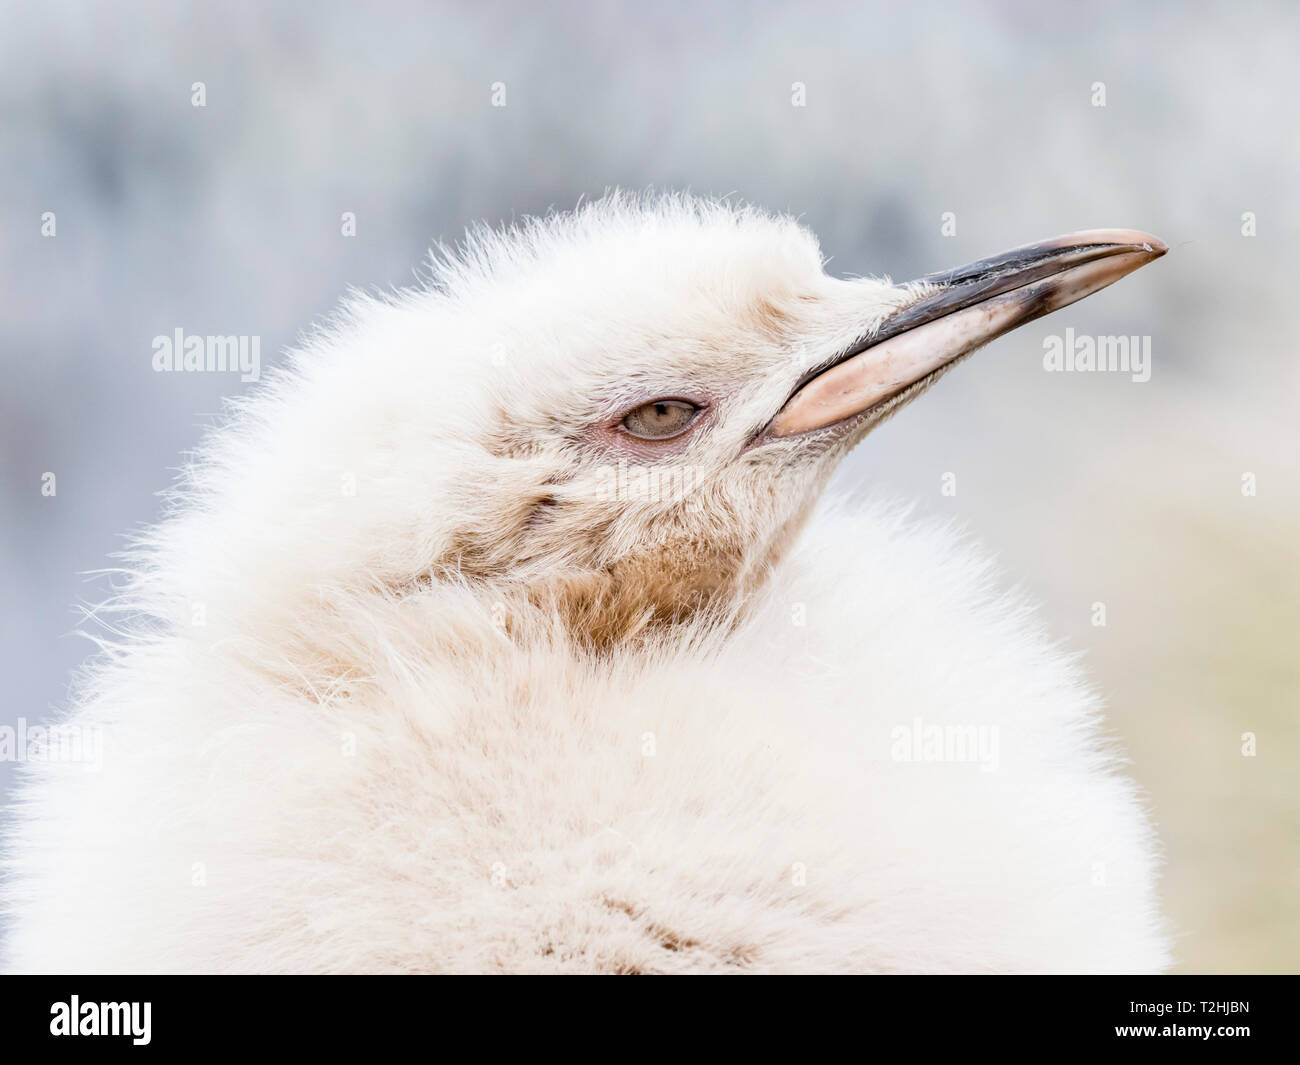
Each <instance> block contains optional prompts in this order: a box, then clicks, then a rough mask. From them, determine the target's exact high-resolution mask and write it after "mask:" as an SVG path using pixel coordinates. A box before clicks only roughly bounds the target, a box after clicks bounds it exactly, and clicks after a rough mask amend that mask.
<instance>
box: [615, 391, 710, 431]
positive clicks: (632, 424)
mask: <svg viewBox="0 0 1300 1065" xmlns="http://www.w3.org/2000/svg"><path fill="white" fill-rule="evenodd" d="M699 411H700V408H699V407H697V406H696V405H695V404H694V403H687V402H686V401H685V400H680V399H660V400H656V401H655V402H654V403H646V404H644V405H642V406H640V407H637V408H636V409H635V410H631V411H628V413H627V414H626V416H624V418H623V428H624V429H626V430H627V431H628V432H629V433H631V434H632V435H633V436H639V437H641V438H642V439H644V440H664V439H666V438H667V437H670V436H676V435H677V434H678V433H680V432H681V431H682V430H683V429H685V428H686V427H687V426H688V425H690V424H691V422H693V421H694V420H695V415H696V414H698V413H699Z"/></svg>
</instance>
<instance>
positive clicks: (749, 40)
mask: <svg viewBox="0 0 1300 1065" xmlns="http://www.w3.org/2000/svg"><path fill="white" fill-rule="evenodd" d="M1297 54H1300V8H1297V6H1296V5H1294V4H1291V3H1284V2H1280V3H1277V4H1270V3H1239V4H1232V5H1229V4H1220V5H1203V4H1196V3H1177V4H1173V3H1171V4H1168V5H1161V4H1154V3H1152V4H1144V5H1142V6H1141V7H1136V6H1135V5H1131V4H1122V3H1113V4H1112V3H1106V2H1093V3H1089V4H1087V5H1050V6H1049V5H1043V4H1041V3H1035V2H1028V0H1026V2H1011V0H1007V2H1001V3H999V2H986V3H979V4H976V3H971V4H961V5H958V4H928V3H918V2H915V0H914V2H911V3H907V4H901V3H897V2H890V3H864V2H861V0H859V2H855V3H851V4H835V3H807V2H804V3H799V4H797V5H795V4H764V3H749V2H739V0H736V2H711V3H674V2H659V3H655V4H642V3H594V2H593V3H581V4H579V3H562V2H561V3H548V4H546V5H536V4H529V3H525V2H524V0H516V2H512V3H504V2H497V3H493V2H484V0H476V2H475V3H474V4H472V5H470V4H455V5H453V4H439V3H413V2H412V3H402V2H373V0H372V2H370V3H368V4H366V5H365V6H364V8H363V7H362V6H361V5H355V4H342V3H337V4H335V3H320V2H314V3H287V2H270V3H268V2H262V3H257V4H252V3H249V4H238V3H235V4H225V3H223V4H220V5H213V4H199V3H194V2H189V3H162V2H159V3H140V4H137V3H121V2H115V3H87V4H73V3H66V2H56V0H43V2H32V3H14V2H13V0H3V2H0V161H2V162H3V166H2V167H0V227H2V232H3V234H4V241H3V245H2V246H0V359H3V375H2V377H0V493H2V495H0V506H2V507H3V516H2V519H0V592H2V593H3V613H2V615H0V625H2V626H3V630H2V639H0V654H3V655H4V662H3V667H4V675H5V676H7V677H9V688H8V690H7V692H6V693H5V697H4V699H3V702H2V703H0V724H12V723H14V722H16V721H17V720H18V719H19V718H25V719H26V720H27V721H28V722H30V723H35V722H36V721H38V720H42V719H45V718H48V717H49V716H50V715H52V714H54V713H55V712H57V711H58V710H59V709H60V708H61V707H63V706H65V705H66V698H67V689H68V684H69V682H70V680H71V678H72V675H73V672H74V670H75V669H76V668H77V667H78V666H79V665H80V664H82V663H83V662H84V661H85V659H86V658H87V656H88V655H89V654H90V652H91V650H92V648H91V645H90V644H89V643H88V642H86V641H85V640H84V639H83V638H81V637H78V636H76V635H74V634H73V633H74V630H75V629H76V628H77V626H78V624H79V618H78V613H77V609H76V607H77V604H78V603H87V602H93V601H95V600H96V599H97V598H99V597H100V596H101V595H102V594H103V591H104V584H103V580H102V578H94V577H88V576H87V575H86V574H87V571H91V570H96V569H100V568H103V567H106V566H109V565H111V564H112V560H111V556H112V554H113V552H114V551H116V550H118V549H119V548H120V547H121V545H122V536H123V534H124V533H126V532H128V531H130V530H132V529H135V528H138V527H139V526H140V525H142V524H143V523H147V522H149V521H151V520H152V519H153V518H154V517H155V515H156V514H157V511H158V499H157V498H156V493H157V492H158V491H159V490H160V489H163V488H165V487H166V486H167V485H168V484H169V482H170V480H171V477H172V470H173V469H174V468H175V466H176V465H177V464H178V462H179V461H180V459H181V455H182V453H183V452H184V451H185V450H186V449H187V448H189V447H191V446H192V445H193V444H194V443H195V442H196V440H197V439H198V436H199V434H200V432H201V431H202V429H203V427H204V426H205V425H207V424H210V422H211V421H212V419H213V418H214V416H216V415H217V414H218V413H219V411H220V409H221V403H222V397H223V396H226V395H231V394H234V393H236V392H237V391H239V390H240V389H241V388H247V387H250V386H248V385H242V384H241V383H240V382H239V379H238V375H231V374H201V373H191V374H184V373H182V374H159V373H155V372H154V371H153V369H152V366H151V360H152V356H153V351H152V346H151V345H152V339H153V338H154V337H155V336H157V335H160V334H165V335H170V334H171V333H172V332H173V331H174V330H175V329H176V328H177V327H182V328H183V329H184V330H185V332H186V333H193V334H200V335H202V334H222V335H231V334H234V335H239V334H248V335H257V336H260V337H261V338H262V352H263V359H264V362H265V363H272V362H274V361H276V360H278V359H279V357H280V352H281V351H282V350H283V349H284V348H285V347H287V346H290V345H292V344H293V343H294V341H295V337H296V336H297V334H298V333H299V331H300V330H302V329H304V328H305V327H306V326H308V325H309V324H310V323H311V322H312V321H313V319H315V318H317V317H318V316H320V315H322V314H323V313H325V312H327V311H329V310H330V308H331V307H332V306H333V305H334V304H335V302H336V300H337V299H338V298H339V296H340V294H341V293H342V292H343V291H344V289H345V288H346V287H347V286H349V285H361V286H376V285H377V286H389V285H401V284H405V283H407V282H409V281H411V280H412V279H413V270H414V269H415V268H416V267H417V266H418V265H419V264H420V263H421V261H422V259H423V258H424V256H425V254H426V251H427V248H428V246H429V244H430V243H431V242H432V241H433V240H435V239H441V238H450V239H455V238H456V237H457V236H458V235H459V234H460V233H461V232H462V231H463V229H464V227H465V226H466V225H467V224H468V223H470V222H472V221H474V220H476V219H486V220H488V221H491V222H499V221H502V220H509V219H511V218H514V217H518V216H519V215H522V214H527V213H535V212H542V211H546V210H547V209H548V208H550V207H552V206H554V207H558V208H566V207H571V206H572V205H573V204H574V203H575V202H576V201H577V200H578V199H579V197H582V196H596V195H599V194H600V193H601V192H603V191H604V190H605V189H606V188H608V187H611V186H616V185H621V186H626V187H629V188H633V189H640V188H645V187H647V186H651V185H653V186H656V187H663V188H688V189H691V190H694V191H696V192H700V193H713V194H722V195H727V194H729V195H733V196H735V197H737V198H741V199H746V200H750V201H753V202H756V203H759V204H762V205H764V206H766V207H769V208H773V209H779V210H785V211H790V212H792V213H794V214H797V215H799V216H800V217H801V218H802V219H803V220H804V221H805V222H806V224H807V225H808V226H809V227H811V228H812V229H813V230H814V231H815V232H816V233H818V234H819V235H820V237H821V240H822V245H823V249H824V251H825V252H826V254H827V255H828V256H829V257H830V265H829V269H830V270H831V271H833V272H843V273H855V274H862V273H888V274H891V275H892V276H893V277H894V278H895V279H898V280H902V279H905V278H909V277H913V276H916V275H919V274H923V273H926V272H929V271H932V270H937V269H941V268H945V267H951V266H955V265H958V264H960V263H964V262H967V261H969V260H972V259H975V258H979V257H982V256H984V255H987V254H990V253H993V252H996V251H999V250H1002V249H1005V248H1008V247H1011V246H1014V245H1017V244H1021V243H1025V242H1028V241H1032V240H1037V239H1041V238H1044V237H1048V236H1052V235H1055V234H1057V233H1062V232H1067V231H1070V230H1075V229H1082V228H1091V227H1111V226H1127V227H1136V228H1141V229H1147V230H1150V231H1152V232H1154V233H1156V234H1158V235H1159V236H1160V237H1162V238H1163V239H1164V240H1165V241H1167V242H1168V243H1169V245H1170V247H1171V251H1170V253H1169V255H1168V256H1166V258H1165V259H1163V260H1161V261H1160V262H1159V263H1157V264H1155V265H1154V266H1151V267H1149V268H1147V269H1145V270H1143V271H1142V273H1141V274H1140V275H1138V276H1137V277H1136V278H1135V279H1133V280H1131V281H1128V282H1126V283H1123V284H1120V285H1117V286H1116V287H1115V288H1113V289H1110V290H1107V291H1106V292H1105V293H1104V294H1102V295H1099V296H1096V297H1093V298H1092V299H1089V300H1087V301H1085V302H1083V303H1081V304H1078V305H1076V306H1075V307H1072V308H1070V309H1068V310H1066V311H1064V312H1061V313H1059V314H1057V315H1054V316H1052V317H1051V318H1048V319H1046V320H1043V321H1040V322H1037V323H1034V324H1032V325H1030V326H1027V327H1025V328H1024V329H1022V330H1020V331H1018V332H1016V333H1013V334H1012V335H1010V336H1009V337H1006V338H1004V339H1002V340H1000V341H998V342H997V343H995V344H994V345H993V346H992V347H990V348H989V349H988V350H986V351H985V352H983V353H982V354H981V355H980V356H979V357H978V358H977V359H975V360H973V361H971V362H970V363H968V364H967V365H966V366H964V367H963V368H961V369H960V370H958V371H957V372H956V373H954V374H953V375H952V376H951V377H949V378H948V379H946V380H945V381H944V382H943V384H942V385H941V386H940V387H938V388H937V389H936V390H935V391H934V392H933V393H931V395H930V396H929V397H927V399H926V401H925V402H923V403H920V404H917V405H915V406H913V407H910V408H908V410H907V411H906V412H905V413H904V414H903V415H902V416H900V417H899V418H897V419H895V420H894V421H891V422H890V423H888V424H887V425H886V426H885V427H884V428H883V429H881V430H880V431H878V432H877V433H875V434H873V435H872V436H871V437H870V438H869V439H868V441H867V442H866V444H865V445H864V446H863V447H861V448H860V449H859V450H858V452H857V453H856V454H855V455H854V457H853V458H852V460H851V461H850V462H849V463H848V464H847V465H846V467H845V468H844V469H843V471H842V473H841V475H840V480H839V484H840V486H841V487H842V488H844V489H845V490H848V491H854V492H871V493H877V494H885V495H891V496H903V497H907V498H911V499H915V500H917V503H918V509H919V511H920V512H921V513H927V514H938V515H950V516H952V517H954V518H956V519H958V520H959V521H961V522H962V523H964V524H965V525H966V526H967V527H968V528H969V529H970V530H971V532H972V533H973V534H974V535H975V536H977V537H978V538H980V539H981V540H983V541H984V542H985V543H986V544H988V545H989V546H990V547H991V548H992V549H993V550H994V551H995V552H996V554H997V555H998V557H999V560H1000V562H1001V564H1002V565H1003V567H1004V568H1005V570H1006V571H1007V574H1008V577H1009V579H1014V580H1015V581H1018V582H1019V583H1021V584H1022V585H1023V586H1024V587H1026V588H1027V589H1028V590H1029V591H1030V592H1031V593H1032V594H1033V595H1035V596H1036V597H1037V598H1038V599H1039V600H1041V601H1042V602H1043V603H1044V605H1045V610H1046V614H1047V616H1048V619H1049V621H1050V623H1051V624H1052V626H1053V628H1054V631H1055V632H1056V633H1058V634H1059V635H1060V636H1062V637H1063V638H1065V639H1066V640H1067V641H1068V642H1069V643H1070V644H1071V645H1072V646H1074V647H1075V648H1077V649H1078V650H1080V651H1081V652H1083V653H1084V655H1085V660H1086V662H1087V665H1088V668H1089V670H1090V672H1091V675H1092V677H1093V678H1094V680H1095V683H1096V684H1097V686H1098V687H1099V688H1100V689H1101V690H1102V691H1103V692H1104V694H1105V696H1106V698H1107V700H1108V702H1109V706H1110V713H1109V718H1110V723H1111V727H1112V729H1113V731H1114V732H1115V734H1116V735H1117V737H1118V738H1119V739H1120V740H1122V742H1123V743H1124V745H1125V746H1126V748H1127V750H1128V752H1129V754H1130V756H1131V759H1132V772H1133V774H1134V775H1135V776H1136V778H1137V779H1138V781H1139V782H1140V783H1141V785H1142V786H1143V788H1144V789H1145V791H1146V793H1147V796H1148V798H1149V802H1150V804H1151V807H1152V810H1153V812H1154V816H1155V819H1156V822H1157V824H1158V826H1159V830H1160V834H1161V837H1162V839H1163V842H1164V847H1165V851H1166V858H1167V868H1166V872H1165V878H1164V881H1163V892H1164V897H1165V901H1166V907H1167V910H1168V912H1169V914H1170V916H1171V918H1172V919H1173V922H1174V924H1175V926H1176V928H1177V930H1178V934H1179V938H1178V942H1177V947H1176V951H1177V957H1178V969H1179V971H1184V972H1248V971H1269V972H1272V971H1296V969H1297V968H1298V967H1300V890H1298V889H1300V713H1298V711H1300V696H1298V693H1300V653H1298V651H1297V636H1298V635H1300V605H1298V604H1300V567H1298V566H1297V561H1298V559H1300V547H1298V546H1297V545H1298V544H1300V448H1298V447H1297V441H1298V439H1300V430H1298V428H1297V422H1298V421H1300V402H1298V401H1300V357H1298V356H1300V352H1298V351H1297V343H1296V340H1295V329H1296V317H1295V308H1296V305H1297V300H1296V291H1295V290H1296V286H1297V270H1296V265H1295V263H1296V258H1297V257H1296V247H1297V243H1300V209H1298V208H1297V205H1296V201H1297V190H1300V137H1298V136H1297V132H1298V131H1300V115H1297V110H1298V109H1300V104H1298V103H1297V101H1300V72H1298V69H1297V64H1296V56H1297ZM196 82H202V83H203V85H204V90H205V93H206V101H205V102H206V106H203V107H196V106H193V103H192V99H193V96H194V91H195V90H194V88H193V86H194V83H196ZM494 83H501V85H503V86H504V90H505V106H503V107H494V106H492V96H493V85H494ZM796 83H799V84H801V85H802V86H803V89H802V93H803V102H804V106H795V104H796V102H798V96H799V92H800V90H799V89H798V88H797V87H796ZM1099 84H1100V86H1101V87H1102V89H1101V91H1102V92H1103V93H1104V106H1099V105H1098V100H1099V99H1100V97H1099V93H1098V86H1099ZM499 98H500V96H499V93H498V99H499ZM45 212H53V213H54V216H55V224H56V227H57V228H56V235H54V236H45V235H43V234H42V215H43V214H44V213H45ZM344 212H354V213H355V216H356V235H355V236H353V237H345V236H343V235H341V232H340V229H341V223H340V218H341V215H342V214H343V213H344ZM947 215H951V216H952V217H950V218H948V225H947V226H946V227H945V216H947ZM954 220H955V231H954ZM945 228H946V230H947V231H945ZM1252 234H1253V235H1252ZM1067 326H1068V327H1071V328H1073V329H1074V330H1075V332H1076V333H1077V334H1093V335H1095V334H1120V335H1139V336H1150V337H1151V345H1152V372H1151V378H1150V380H1149V381H1147V382H1145V383H1135V382H1134V381H1133V380H1132V379H1131V378H1130V377H1129V376H1128V375H1126V374H1113V373H1106V374H1065V373H1060V374H1051V373H1046V372H1044V370H1043V364H1042V358H1043V350H1044V349H1043V342H1044V338H1045V337H1047V336H1048V335H1049V334H1054V335H1060V334H1062V333H1063V331H1064V330H1065V328H1066V327H1067ZM48 472H53V473H55V474H56V477H57V494H56V495H55V496H53V497H50V496H45V495H42V491H41V486H42V476H43V474H45V473H48ZM945 474H953V475H954V478H955V485H956V489H957V490H956V494H955V495H945V494H943V491H942V488H943V485H944V483H945V480H944V477H945ZM1246 475H1253V483H1254V485H1255V491H1254V494H1249V493H1248V492H1244V491H1243V484H1244V483H1248V480H1249V479H1247V481H1244V480H1243V478H1245V477H1246ZM947 483H950V484H951V483H954V481H952V480H950V481H949V482H947ZM1098 603H1100V604H1104V606H1105V621H1106V624H1105V625H1104V626H1099V625H1095V624H1094V623H1093V622H1094V619H1095V618H1096V617H1097V616H1098V615H1097V612H1096V608H1095V604H1098ZM1246 733H1250V734H1252V735H1253V736H1254V738H1255V741H1254V742H1255V753H1254V754H1253V755H1243V753H1242V751H1243V742H1244V741H1243V734H1246ZM12 770H13V766H12V765H10V764H5V763H0V795H3V794H4V790H5V789H6V788H7V787H8V785H9V783H10V781H11V780H12Z"/></svg>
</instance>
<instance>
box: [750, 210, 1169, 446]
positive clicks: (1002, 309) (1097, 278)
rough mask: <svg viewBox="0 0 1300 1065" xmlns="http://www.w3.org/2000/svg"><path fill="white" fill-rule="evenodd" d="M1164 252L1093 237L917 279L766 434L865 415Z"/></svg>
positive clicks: (1110, 236)
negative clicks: (909, 296)
mask: <svg viewBox="0 0 1300 1065" xmlns="http://www.w3.org/2000/svg"><path fill="white" fill-rule="evenodd" d="M1168 250H1169V249H1168V248H1167V247H1166V245H1165V244H1164V243H1163V242H1162V241H1160V240H1159V239H1158V238H1156V237H1153V236H1151V234H1149V233H1143V232H1140V231H1139V230H1135V229H1091V230H1085V231H1083V232H1081V233H1071V234H1069V235H1068V236H1064V237H1057V238H1056V239H1055V240H1048V241H1044V242H1042V243H1041V244H1030V245H1027V246H1025V247H1023V248H1016V249H1015V250H1014V251H1008V252H1004V253H1003V254H1001V255H995V256H993V257H992V258H990V259H981V260H979V261H978V262H974V263H971V264H970V265H968V266H963V267H960V268H958V269H956V270H950V271H948V272H946V273H942V274H931V275H929V276H928V277H924V278H922V279H921V281H922V282H924V283H926V284H928V285H930V286H933V289H934V290H933V291H932V292H930V293H929V294H928V295H926V296H924V297H922V298H921V299H920V300H918V301H917V302H915V303H913V304H911V305H910V306H908V307H907V308H906V309H904V310H902V311H900V312H898V313H897V314H895V315H893V316H892V317H890V318H887V319H886V320H885V321H884V322H882V323H881V325H880V327H879V328H878V329H876V330H875V331H874V332H873V333H872V334H871V335H870V336H867V337H864V338H863V339H862V340H861V341H859V342H858V343H857V344H855V345H854V346H853V347H851V348H850V349H849V350H847V351H845V352H843V353H842V354H840V355H838V356H837V357H836V358H835V359H834V360H832V361H831V362H830V363H829V364H824V365H822V366H821V367H819V368H817V369H815V370H813V371H812V372H811V373H809V374H808V375H807V376H806V377H805V378H804V380H803V381H802V382H801V383H800V385H799V387H798V388H797V389H796V390H795V392H794V393H793V395H791V396H790V398H789V399H788V400H787V401H786V403H785V405H784V406H783V407H782V408H781V410H780V411H779V412H778V413H777V415H776V417H775V418H774V419H773V420H772V422H771V423H770V424H769V425H768V427H767V429H766V431H765V433H764V435H765V436H767V437H769V438H772V437H789V436H797V435H801V434H804V433H812V432H816V431H817V430H820V429H825V428H827V427H829V426H833V425H838V424H841V423H848V422H855V423H856V422H857V421H858V420H859V419H869V418H870V415H871V413H872V412H873V410H875V409H876V408H879V407H883V406H884V405H885V404H886V403H888V401H889V400H891V399H893V398H894V397H896V396H898V395H899V394H900V393H902V392H904V391H905V390H907V389H909V388H911V387H912V386H913V385H916V384H918V383H920V382H922V381H925V380H926V379H927V378H929V377H932V376H934V375H937V374H939V373H940V372H942V371H943V370H944V369H945V368H947V367H949V366H951V365H952V364H953V363H954V362H955V361H957V360H958V359H960V358H961V357H962V356H963V355H968V354H970V352H972V351H974V350H975V349H976V348H978V347H980V346H982V345H984V344H987V343H988V342H989V341H990V340H993V339H994V338H995V337H999V336H1001V335H1002V334H1003V333H1007V332H1010V331H1011V330H1012V329H1015V328H1016V327H1017V326H1020V325H1024V324H1025V323H1026V322H1032V321H1033V320H1034V319H1035V318H1040V317H1042V316H1043V315H1045V314H1049V313H1051V312H1052V311H1055V310H1058V309H1060V308H1061V307H1065V306H1068V305H1069V304H1071V303H1074V302H1075V301H1076V300H1080V299H1083V297H1084V296H1089V295H1091V294H1092V293H1094V292H1096V291H1098V290H1099V289H1103V288H1105V287H1106V286H1107V285H1109V284H1111V283H1112V282H1114V281H1118V280H1119V279H1120V278H1121V277H1123V276H1124V275H1125V274H1129V273H1132V272H1133V271H1134V270H1136V269H1137V268H1138V267H1139V266H1144V265H1146V264H1147V263H1149V262H1151V260H1152V259H1158V258H1159V257H1160V256H1161V255H1164V253H1165V252H1166V251H1168Z"/></svg>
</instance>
